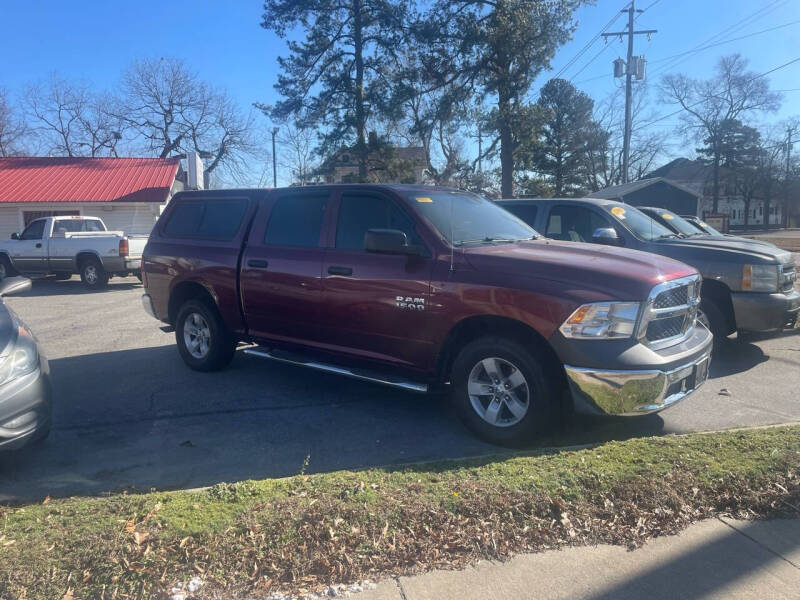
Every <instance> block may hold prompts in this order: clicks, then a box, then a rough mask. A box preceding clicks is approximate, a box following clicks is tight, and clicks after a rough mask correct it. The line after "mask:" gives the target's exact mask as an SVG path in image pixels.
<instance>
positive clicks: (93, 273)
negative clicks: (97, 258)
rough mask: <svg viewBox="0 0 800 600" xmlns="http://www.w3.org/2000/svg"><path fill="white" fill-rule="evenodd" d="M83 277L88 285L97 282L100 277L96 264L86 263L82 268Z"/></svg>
mask: <svg viewBox="0 0 800 600" xmlns="http://www.w3.org/2000/svg"><path fill="white" fill-rule="evenodd" d="M83 278H84V279H85V280H86V283H88V284H89V285H94V284H96V283H97V280H98V279H99V278H100V277H99V275H98V273H97V266H96V265H86V266H85V267H84V268H83Z"/></svg>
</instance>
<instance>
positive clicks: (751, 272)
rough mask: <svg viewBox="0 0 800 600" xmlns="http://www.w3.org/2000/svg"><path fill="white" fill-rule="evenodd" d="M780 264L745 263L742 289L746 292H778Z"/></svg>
mask: <svg viewBox="0 0 800 600" xmlns="http://www.w3.org/2000/svg"><path fill="white" fill-rule="evenodd" d="M780 272H781V267H780V265H744V266H743V267H742V290H744V291H745V292H777V291H778V279H779V277H780Z"/></svg>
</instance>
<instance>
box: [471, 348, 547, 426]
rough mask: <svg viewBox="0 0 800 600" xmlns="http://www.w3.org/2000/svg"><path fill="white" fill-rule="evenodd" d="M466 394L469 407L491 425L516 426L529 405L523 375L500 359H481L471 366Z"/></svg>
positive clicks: (527, 391)
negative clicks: (470, 405)
mask: <svg viewBox="0 0 800 600" xmlns="http://www.w3.org/2000/svg"><path fill="white" fill-rule="evenodd" d="M467 393H468V394H469V400H470V403H471V404H472V408H473V410H474V411H475V412H476V413H478V416H480V417H481V419H483V420H484V421H486V422H487V423H489V424H490V425H493V426H495V427H511V426H512V425H516V424H517V423H519V422H520V421H521V420H522V419H523V418H524V417H525V415H526V414H528V409H529V408H530V402H531V398H530V388H529V387H528V382H527V381H526V380H525V376H524V375H523V374H522V371H520V370H519V369H518V368H517V367H516V366H515V365H513V364H512V363H510V362H509V361H507V360H505V359H503V358H497V357H490V358H485V359H483V360H482V361H480V362H479V363H477V364H476V365H475V366H474V367H472V370H471V371H470V374H469V381H468V384H467Z"/></svg>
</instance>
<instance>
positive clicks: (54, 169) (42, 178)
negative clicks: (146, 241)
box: [0, 157, 180, 203]
mask: <svg viewBox="0 0 800 600" xmlns="http://www.w3.org/2000/svg"><path fill="white" fill-rule="evenodd" d="M179 164H180V159H178V158H60V157H59V158H45V157H32V158H22V157H14V158H0V203H8V202H158V203H163V202H166V200H167V195H168V194H169V190H170V188H171V187H172V183H173V181H174V180H175V175H176V174H177V172H178V165H179Z"/></svg>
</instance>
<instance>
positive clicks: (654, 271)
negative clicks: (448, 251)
mask: <svg viewBox="0 0 800 600" xmlns="http://www.w3.org/2000/svg"><path fill="white" fill-rule="evenodd" d="M464 255H465V257H466V259H467V261H468V262H469V263H470V265H472V267H473V268H475V269H478V270H481V271H489V272H492V273H505V274H508V275H511V276H512V277H513V276H515V275H516V276H524V277H535V278H537V279H544V280H549V281H555V282H559V283H561V284H562V285H564V287H566V288H569V289H582V290H587V289H590V290H595V291H597V292H601V293H602V294H603V295H605V296H607V297H608V298H610V299H615V300H644V299H646V298H647V296H648V294H649V293H650V290H652V288H653V286H654V285H656V284H658V283H662V282H664V281H669V280H671V279H676V278H678V277H685V276H687V275H693V274H695V273H697V271H696V270H695V269H693V268H692V267H690V266H688V265H685V264H683V263H681V262H678V261H676V260H672V259H670V258H665V257H663V256H659V255H658V254H652V253H649V252H639V251H638V250H629V249H625V248H617V247H614V246H600V245H597V244H584V243H580V242H562V241H557V240H548V239H544V238H539V239H536V240H528V241H523V242H517V243H513V244H498V245H489V246H477V247H472V248H466V249H465V250H464ZM511 281H512V282H513V279H512V280H511ZM511 285H513V283H511ZM603 299H605V298H603Z"/></svg>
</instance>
